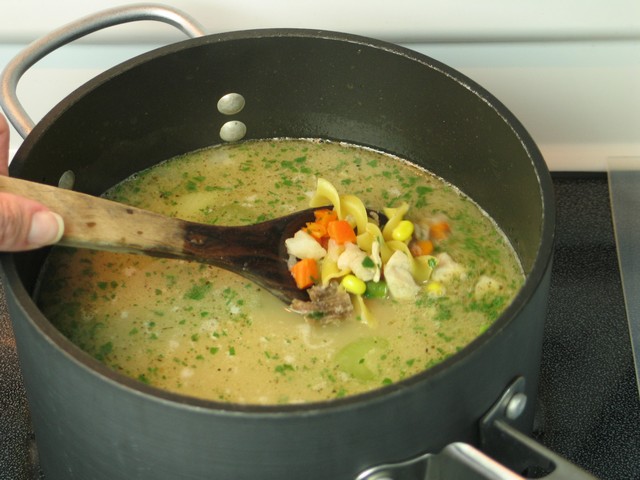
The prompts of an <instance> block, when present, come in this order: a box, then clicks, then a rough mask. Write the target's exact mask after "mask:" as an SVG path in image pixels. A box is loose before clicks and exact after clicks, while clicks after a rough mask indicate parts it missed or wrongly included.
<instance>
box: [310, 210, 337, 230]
mask: <svg viewBox="0 0 640 480" xmlns="http://www.w3.org/2000/svg"><path fill="white" fill-rule="evenodd" d="M313 215H314V216H315V219H316V223H319V224H321V225H324V226H325V227H326V226H327V225H328V224H329V222H333V221H335V220H338V214H337V213H336V212H335V211H334V210H329V209H328V208H321V209H320V210H316V211H314V212H313Z"/></svg>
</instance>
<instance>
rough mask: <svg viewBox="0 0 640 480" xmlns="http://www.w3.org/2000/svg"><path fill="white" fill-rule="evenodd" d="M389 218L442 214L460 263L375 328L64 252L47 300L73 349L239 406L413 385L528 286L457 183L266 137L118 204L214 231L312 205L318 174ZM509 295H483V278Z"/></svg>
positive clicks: (198, 276) (339, 150) (393, 305)
mask: <svg viewBox="0 0 640 480" xmlns="http://www.w3.org/2000/svg"><path fill="white" fill-rule="evenodd" d="M319 176H322V177H324V178H326V179H328V180H329V181H331V182H332V183H333V184H334V185H335V186H336V187H338V188H339V189H340V190H341V191H343V192H345V193H350V194H355V195H357V196H358V197H360V198H361V199H362V200H363V201H364V203H365V204H366V205H367V206H368V207H369V208H373V209H379V210H381V209H382V208H383V207H385V206H394V205H398V204H399V203H400V202H403V201H405V202H408V203H409V204H410V206H411V209H410V210H409V213H408V215H407V216H408V217H409V218H411V219H412V220H414V221H415V222H416V224H419V223H420V221H421V219H427V218H433V217H435V216H442V217H446V218H447V219H449V221H450V224H451V234H450V236H449V237H448V238H447V239H446V240H443V241H442V242H441V243H439V244H438V245H437V249H436V251H435V252H434V255H435V254H437V253H438V252H439V251H440V252H446V253H447V254H448V255H450V257H451V258H452V259H454V261H455V262H456V264H457V265H458V266H460V269H459V270H458V271H457V272H454V273H452V274H447V275H441V276H440V277H441V281H440V282H439V283H440V287H441V288H440V289H439V290H438V292H436V293H437V294H434V291H433V289H427V288H426V287H425V288H423V290H422V291H421V293H420V294H419V295H418V297H417V298H415V299H413V300H411V301H396V300H392V299H372V300H368V301H367V305H368V307H369V309H370V310H371V312H372V313H373V315H374V317H375V318H376V320H377V326H376V327H375V328H372V327H371V326H369V325H367V324H366V323H365V322H362V321H360V319H359V318H357V317H355V318H350V319H346V320H344V321H342V322H340V323H337V324H332V325H326V326H314V325H311V324H309V323H307V322H305V321H304V320H303V318H302V317H301V316H300V315H298V314H294V313H291V312H288V311H287V310H286V308H285V305H283V304H282V303H281V302H280V301H278V300H277V299H276V298H275V297H272V296H271V295H270V294H268V293H267V292H265V291H263V290H261V289H260V288H259V287H257V286H256V285H254V284H252V283H251V282H249V281H248V280H246V279H244V278H242V277H239V276H236V275H235V274H232V273H229V272H226V271H223V270H220V269H218V268H215V267H212V266H208V265H201V264H197V263H189V262H184V261H178V260H164V259H155V258H147V257H142V256H135V255H125V254H115V253H110V252H97V251H88V250H77V249H68V248H55V249H54V250H53V251H52V253H51V255H50V257H49V260H48V262H47V264H46V266H45V269H44V271H43V274H42V276H41V281H40V285H41V286H42V287H41V288H40V289H39V292H38V303H39V306H40V308H41V309H42V311H43V312H44V314H45V315H46V316H47V317H48V318H49V319H50V320H51V322H52V323H53V324H54V325H55V326H56V327H57V328H59V329H60V331H62V332H63V333H64V334H65V335H66V336H67V337H68V338H69V339H71V341H73V342H74V343H76V344H77V345H78V346H79V347H80V348H82V349H84V350H86V351H87V352H89V353H90V354H91V355H93V356H94V357H96V358H97V359H98V360H100V361H102V362H104V363H105V364H106V365H108V366H110V367H111V368H113V369H115V370H117V371H119V372H121V373H123V374H126V375H129V376H131V377H133V378H136V379H138V380H140V381H142V382H145V383H147V384H150V385H154V386H157V387H160V388H164V389H167V390H170V391H174V392H178V393H181V394H186V395H191V396H196V397H201V398H205V399H212V400H217V401H223V402H235V403H251V404H283V403H294V402H309V401H323V400H329V399H334V398H339V397H343V396H346V395H352V394H356V393H360V392H364V391H367V390H371V389H374V388H377V387H379V386H383V385H386V384H389V383H393V382H397V381H399V380H402V379H404V378H407V377H408V376H411V375H414V374H416V373H418V372H421V371H423V370H424V369H426V368H429V367H431V366H433V365H435V364H437V363H438V362H441V361H442V360H443V359H445V358H447V357H448V356H450V355H452V354H453V353H455V352H456V351H458V350H460V349H461V348H463V347H464V346H465V345H467V344H468V343H469V342H470V341H472V340H473V339H474V338H476V337H477V336H478V335H479V334H480V333H482V332H483V331H484V330H485V329H486V328H487V327H488V326H489V325H490V324H491V323H492V322H493V321H494V320H495V319H496V318H497V317H498V315H499V314H500V312H501V311H502V310H503V309H504V308H505V307H506V306H507V305H508V304H509V302H510V301H511V299H512V298H513V296H514V295H515V293H516V292H517V290H518V289H519V288H520V286H521V285H522V282H523V279H524V276H523V274H522V270H521V267H520V265H519V263H518V261H517V259H516V257H515V255H514V253H513V250H512V249H511V247H510V245H509V244H508V242H507V241H506V239H505V237H504V235H503V234H502V233H501V232H500V231H499V230H498V229H497V228H496V226H495V224H494V223H493V222H492V221H491V219H490V218H488V216H487V215H485V214H484V213H483V212H482V211H481V210H480V209H479V208H478V207H477V205H476V204H474V203H473V202H472V201H471V200H470V199H468V198H467V197H465V196H464V195H462V194H460V192H459V191H458V190H457V189H456V188H454V187H453V186H451V185H449V184H447V183H445V182H443V181H442V180H441V179H439V178H437V177H435V176H433V175H431V174H429V173H428V172H425V171H424V170H421V169H418V168H416V167H415V166H412V165H410V164H408V163H406V162H404V161H402V160H400V159H398V158H395V157H392V156H389V155H384V154H381V153H379V152H375V151H372V150H369V149H363V148H359V147H355V146H349V145H344V144H337V143H331V142H324V141H310V140H309V141H308V140H273V141H252V142H246V143H240V144H231V145H224V146H218V147H214V148H211V149H206V150H202V151H198V152H195V153H191V154H188V155H185V156H183V157H178V158H175V159H171V160H170V161H167V162H164V163H162V164H160V165H157V166H155V167H153V168H151V169H149V170H146V171H144V172H140V173H138V174H136V175H134V176H133V177H132V178H130V179H128V180H126V181H124V182H123V183H121V184H119V185H117V186H116V187H114V188H113V189H111V190H110V191H109V192H107V194H106V196H107V197H109V198H112V199H114V200H117V201H120V202H123V203H127V204H130V205H134V206H137V207H141V208H145V209H149V210H152V211H156V212H159V213H163V214H167V215H171V216H176V217H180V218H184V219H187V220H193V221H197V222H202V223H209V224H219V225H234V224H236V225H237V224H249V223H255V222H258V221H261V220H265V219H269V218H273V217H277V216H282V215H285V214H288V213H291V212H293V211H295V210H299V209H303V208H308V203H309V199H310V197H311V196H312V195H313V192H314V189H315V182H316V179H317V177H319ZM482 278H484V279H486V278H490V279H491V281H492V282H493V283H492V285H493V287H495V286H496V285H497V288H491V289H489V290H490V291H488V293H485V294H483V295H479V294H478V293H477V288H478V284H479V282H480V283H482V281H481V279H482Z"/></svg>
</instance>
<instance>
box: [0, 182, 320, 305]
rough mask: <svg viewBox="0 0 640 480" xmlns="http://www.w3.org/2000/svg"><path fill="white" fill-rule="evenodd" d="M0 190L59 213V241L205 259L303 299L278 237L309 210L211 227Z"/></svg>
mask: <svg viewBox="0 0 640 480" xmlns="http://www.w3.org/2000/svg"><path fill="white" fill-rule="evenodd" d="M0 192H8V193H14V194H16V195H20V196H23V197H27V198H31V199H33V200H37V201H38V202H40V203H42V204H43V205H46V206H47V207H49V208H50V209H51V210H53V211H55V212H57V213H58V214H59V215H61V216H62V218H63V219H64V224H65V232H64V235H63V236H62V239H61V240H60V242H59V245H65V246H70V247H80V248H89V249H93V250H109V251H114V252H123V253H137V254H142V255H149V256H152V257H162V258H177V259H184V260H192V261H196V262H201V263H207V264H211V265H215V266H216V267H220V268H223V269H225V270H229V271H231V272H234V273H237V274H238V275H242V276H243V277H245V278H247V279H249V280H251V281H253V282H255V283H257V284H258V285H260V286H262V287H263V288H265V289H266V290H268V291H269V292H271V293H272V294H273V295H275V296H276V297H278V298H279V299H281V300H282V301H283V302H285V303H287V304H290V303H291V302H292V301H293V300H294V299H300V300H308V299H309V296H308V294H307V292H306V290H300V289H298V288H297V287H296V285H295V282H294V280H293V277H292V276H291V273H290V272H289V269H288V268H287V258H288V254H287V251H286V247H285V244H284V241H285V240H286V239H287V238H290V237H293V235H294V234H295V232H297V231H298V230H299V229H300V228H301V227H303V226H304V225H305V224H306V222H311V221H313V219H314V216H313V211H314V210H315V209H307V210H301V211H298V212H295V213H293V214H291V215H287V216H285V217H280V218H276V219H273V220H269V221H266V222H263V223H258V224H255V225H247V226H215V225H205V224H201V223H195V222H189V221H186V220H181V219H177V218H171V217H167V216H164V215H159V214H157V213H153V212H149V211H147V210H142V209H139V208H134V207H130V206H127V205H123V204H121V203H117V202H113V201H111V200H106V199H103V198H99V197H94V196H91V195H86V194H83V193H79V192H74V191H71V190H65V189H62V188H57V187H52V186H49V185H44V184H40V183H34V182H29V181H26V180H19V179H16V178H10V177H5V176H0Z"/></svg>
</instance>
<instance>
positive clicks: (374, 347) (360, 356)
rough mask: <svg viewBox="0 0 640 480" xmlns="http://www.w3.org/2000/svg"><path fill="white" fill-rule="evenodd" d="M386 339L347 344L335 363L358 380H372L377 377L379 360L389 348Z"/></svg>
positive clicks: (365, 339)
mask: <svg viewBox="0 0 640 480" xmlns="http://www.w3.org/2000/svg"><path fill="white" fill-rule="evenodd" d="M388 343H389V342H388V341H387V340H385V339H384V338H378V337H366V338H361V339H359V340H356V341H354V342H351V343H349V344H347V345H346V346H345V347H343V348H342V350H340V351H339V352H338V353H337V354H336V356H335V361H336V362H337V364H338V367H339V368H340V369H341V370H342V371H344V372H346V373H348V374H349V375H351V376H352V377H354V378H357V379H358V380H363V381H366V380H372V379H374V378H376V376H377V372H376V370H377V368H376V367H377V365H376V364H377V360H378V359H379V357H380V355H376V353H382V352H383V351H384V350H386V348H387V347H388Z"/></svg>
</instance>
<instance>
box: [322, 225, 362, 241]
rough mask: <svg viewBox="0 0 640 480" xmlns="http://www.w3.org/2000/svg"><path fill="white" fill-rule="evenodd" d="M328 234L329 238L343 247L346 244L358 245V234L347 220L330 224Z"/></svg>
mask: <svg viewBox="0 0 640 480" xmlns="http://www.w3.org/2000/svg"><path fill="white" fill-rule="evenodd" d="M327 233H328V234H329V238H331V239H333V240H334V241H335V242H336V243H337V244H338V245H342V244H343V243H345V242H351V243H356V232H355V231H354V230H353V227H352V226H351V225H350V224H349V222H347V221H346V220H334V221H332V222H329V224H328V225H327Z"/></svg>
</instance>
